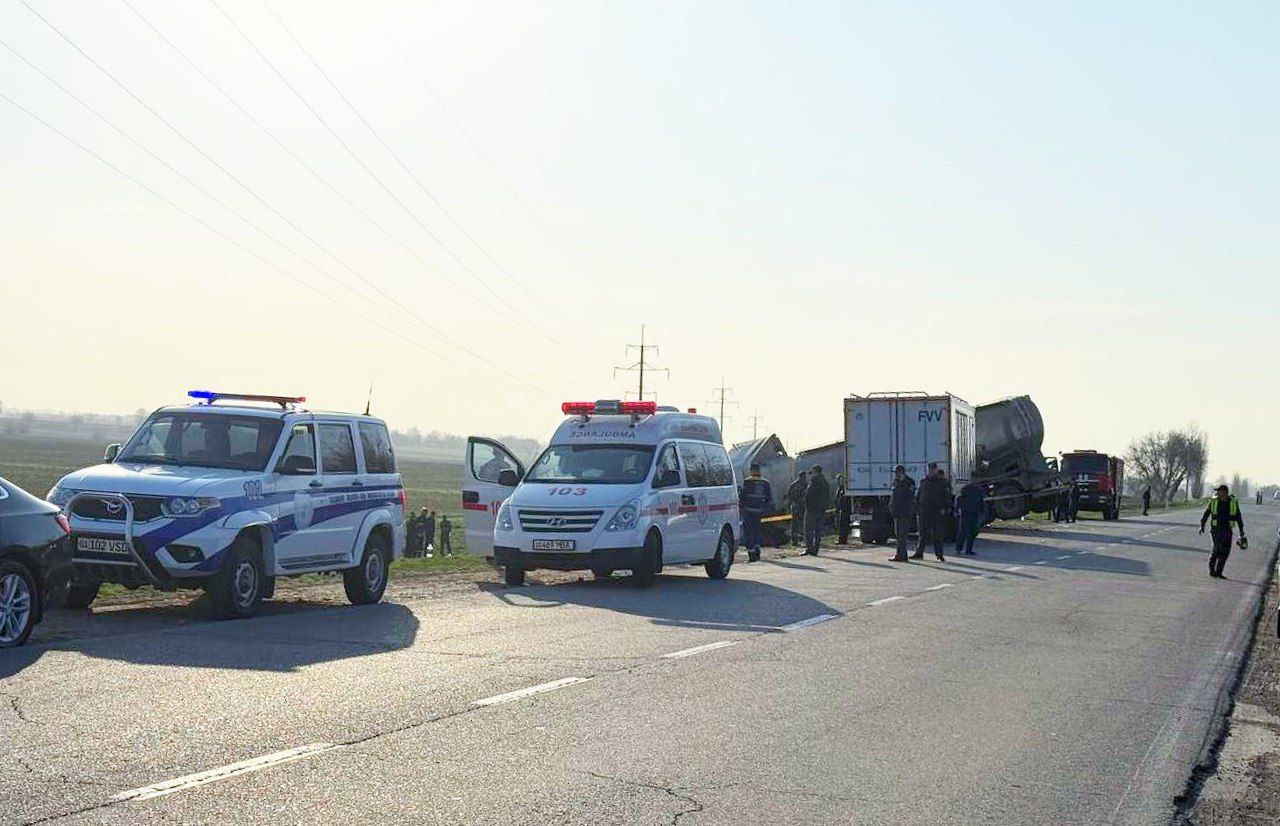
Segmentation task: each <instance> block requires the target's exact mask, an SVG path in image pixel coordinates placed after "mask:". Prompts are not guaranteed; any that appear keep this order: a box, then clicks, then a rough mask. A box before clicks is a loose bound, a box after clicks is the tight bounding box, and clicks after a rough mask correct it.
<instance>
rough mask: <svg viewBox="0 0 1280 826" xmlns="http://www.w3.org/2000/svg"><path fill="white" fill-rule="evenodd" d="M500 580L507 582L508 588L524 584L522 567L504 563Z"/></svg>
mask: <svg viewBox="0 0 1280 826" xmlns="http://www.w3.org/2000/svg"><path fill="white" fill-rule="evenodd" d="M502 581H503V582H505V583H506V584H507V587H508V588H515V587H517V586H519V585H524V568H517V567H516V566H515V565H504V566H503V568H502Z"/></svg>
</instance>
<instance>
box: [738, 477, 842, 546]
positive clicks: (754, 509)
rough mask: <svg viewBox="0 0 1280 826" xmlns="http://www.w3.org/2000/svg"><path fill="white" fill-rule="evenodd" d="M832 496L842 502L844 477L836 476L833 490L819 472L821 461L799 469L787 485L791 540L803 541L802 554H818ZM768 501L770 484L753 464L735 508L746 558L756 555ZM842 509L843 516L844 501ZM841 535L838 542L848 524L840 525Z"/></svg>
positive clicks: (798, 542)
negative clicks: (740, 522) (740, 526)
mask: <svg viewBox="0 0 1280 826" xmlns="http://www.w3.org/2000/svg"><path fill="white" fill-rule="evenodd" d="M833 499H834V500H836V501H837V502H841V503H843V502H845V499H846V498H845V495H844V480H843V479H842V478H838V487H837V489H836V491H835V493H834V494H833V493H832V490H831V482H830V481H828V479H827V476H826V474H825V473H823V471H822V466H821V465H814V466H813V469H812V470H809V471H804V470H802V471H800V474H799V475H798V476H797V477H796V478H795V480H794V481H793V482H792V483H791V486H790V487H788V488H787V505H788V507H789V508H790V510H791V541H792V542H794V543H796V544H800V543H802V542H803V543H804V552H805V553H806V554H809V555H811V556H817V555H818V550H819V548H820V546H821V544H822V533H823V529H824V527H825V523H826V517H827V508H829V507H831V502H832V500H833ZM772 504H773V487H772V486H771V485H770V484H769V480H768V479H765V478H764V477H763V476H761V475H760V465H758V464H753V465H752V466H751V467H750V469H749V470H748V472H747V478H746V479H745V480H743V482H742V487H741V488H740V489H739V491H738V510H739V512H740V513H741V515H742V544H743V545H745V546H746V548H747V560H748V561H750V562H756V561H758V560H759V559H760V547H761V545H763V544H764V537H763V535H762V531H761V527H760V520H761V519H762V518H763V517H764V515H765V513H766V512H767V511H768V510H769V508H770V507H771V505H772ZM842 510H843V512H844V513H845V514H846V516H847V515H848V506H847V504H845V505H844V506H843V508H842ZM845 521H846V522H847V521H848V520H847V519H846V520H845ZM842 536H843V537H844V538H843V539H842V540H841V541H842V542H843V541H847V540H848V537H849V533H848V528H845V529H844V531H843V534H842Z"/></svg>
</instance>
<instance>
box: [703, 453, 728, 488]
mask: <svg viewBox="0 0 1280 826" xmlns="http://www.w3.org/2000/svg"><path fill="white" fill-rule="evenodd" d="M702 449H703V450H704V451H706V454H707V475H708V477H710V483H711V484H712V485H732V484H733V465H732V464H731V463H730V462H729V454H728V453H725V452H724V448H722V447H720V446H719V445H703V446H702Z"/></svg>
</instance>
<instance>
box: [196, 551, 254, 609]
mask: <svg viewBox="0 0 1280 826" xmlns="http://www.w3.org/2000/svg"><path fill="white" fill-rule="evenodd" d="M264 579H265V577H264V576H263V574H262V554H261V553H259V549H258V543H257V542H255V541H254V540H253V539H251V538H249V536H248V535H241V536H238V537H236V541H235V542H232V543H231V548H230V549H229V550H228V551H227V561H226V563H225V564H224V565H223V566H222V570H221V571H218V572H217V573H216V574H214V575H213V578H212V580H211V581H210V582H209V584H208V586H207V587H206V588H205V593H207V594H208V595H209V604H210V607H211V608H212V610H213V616H214V618H216V619H243V618H245V617H251V616H253V615H254V614H255V613H257V611H258V605H259V603H261V602H262V585H263V580H264Z"/></svg>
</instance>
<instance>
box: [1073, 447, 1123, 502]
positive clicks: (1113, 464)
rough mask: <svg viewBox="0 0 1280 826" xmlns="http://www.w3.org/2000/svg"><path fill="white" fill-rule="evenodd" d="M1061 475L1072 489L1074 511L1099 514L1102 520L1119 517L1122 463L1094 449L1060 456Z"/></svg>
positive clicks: (1118, 458) (1115, 457)
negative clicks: (1098, 512) (1097, 512)
mask: <svg viewBox="0 0 1280 826" xmlns="http://www.w3.org/2000/svg"><path fill="white" fill-rule="evenodd" d="M1060 476H1061V478H1062V481H1063V482H1064V483H1066V484H1068V485H1071V486H1072V487H1073V488H1074V493H1075V505H1076V510H1082V511H1101V512H1102V518H1103V519H1119V518H1120V492H1121V490H1122V489H1123V486H1124V460H1123V459H1121V458H1120V457H1118V456H1109V455H1107V454H1106V453H1099V452H1098V451H1096V450H1073V451H1071V452H1070V453H1064V454H1062V464H1061V472H1060Z"/></svg>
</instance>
